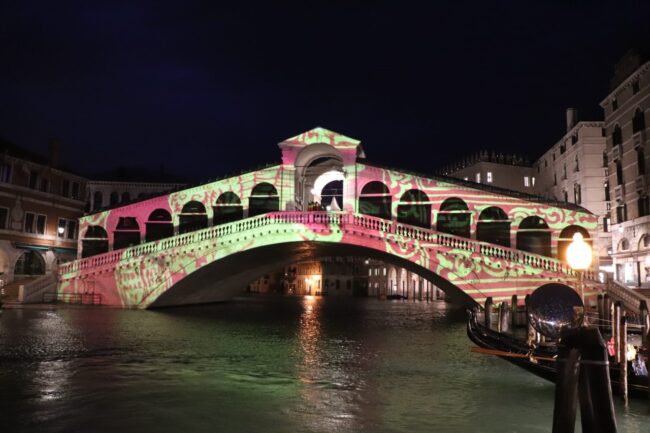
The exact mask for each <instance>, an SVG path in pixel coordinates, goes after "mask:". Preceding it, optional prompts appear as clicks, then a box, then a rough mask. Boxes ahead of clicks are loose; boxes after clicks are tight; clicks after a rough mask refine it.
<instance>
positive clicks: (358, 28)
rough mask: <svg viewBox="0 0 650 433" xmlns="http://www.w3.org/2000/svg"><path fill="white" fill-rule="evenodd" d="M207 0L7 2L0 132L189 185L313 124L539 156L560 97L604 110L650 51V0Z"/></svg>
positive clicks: (423, 166) (402, 149)
mask: <svg viewBox="0 0 650 433" xmlns="http://www.w3.org/2000/svg"><path fill="white" fill-rule="evenodd" d="M218 3H220V2H215V1H206V2H195V1H182V2H181V1H176V2H170V1H151V2H120V1H115V0H112V1H106V2H99V1H87V0H86V1H79V2H65V1H63V2H41V3H37V2H31V1H20V0H14V1H1V2H0V65H1V67H0V137H4V138H5V139H7V140H10V141H12V142H14V143H15V144H17V145H19V146H22V147H25V148H28V149H31V150H33V151H38V152H41V153H46V152H47V143H48V140H49V139H50V138H53V137H56V138H58V139H59V140H60V141H61V143H62V159H63V162H64V163H65V165H67V166H69V167H73V168H75V169H76V170H77V171H79V172H82V173H87V174H92V173H101V172H105V171H107V170H110V169H112V168H115V167H117V166H128V167H147V168H149V169H152V170H158V169H159V168H160V167H161V166H162V165H164V167H165V170H166V171H167V172H171V173H174V174H176V175H180V176H184V177H187V178H191V179H195V180H200V179H208V178H214V177H220V176H221V175H224V174H227V173H232V172H234V171H239V170H241V169H249V168H254V167H256V166H258V165H261V164H265V163H269V162H279V161H280V154H279V150H278V148H277V145H276V143H278V142H279V141H282V140H283V139H285V138H288V137H291V136H293V135H296V134H298V133H300V132H303V131H305V130H308V129H311V128H313V127H315V126H323V127H325V128H328V129H331V130H334V131H337V132H340V133H342V134H345V135H348V136H350V137H354V138H357V139H360V140H361V141H362V144H363V146H364V149H365V151H366V155H367V157H368V161H371V162H375V163H379V164H384V165H390V166H393V167H399V168H406V169H412V170H416V171H421V172H425V173H432V172H434V171H435V170H436V169H437V168H439V167H440V166H441V164H442V163H444V162H446V161H453V160H455V159H457V158H460V157H463V156H464V155H466V154H468V153H470V152H474V151H476V150H480V149H495V150H498V151H503V152H517V153H520V154H526V155H528V156H530V157H531V158H535V157H537V156H539V155H541V153H543V151H544V150H545V149H546V148H548V147H550V146H551V145H552V144H554V143H555V142H556V141H557V140H558V139H559V138H560V137H561V136H562V135H563V134H564V132H565V114H564V110H565V108H566V107H568V106H575V107H577V108H578V111H579V117H580V119H581V120H593V119H596V120H597V119H601V118H602V111H601V108H600V107H599V105H598V103H599V102H600V101H601V100H602V99H603V98H604V97H605V96H606V95H607V93H608V89H609V80H610V78H611V76H612V73H613V69H614V64H615V62H616V61H617V60H618V59H619V58H620V57H621V56H622V55H623V54H625V52H626V51H627V50H628V49H629V48H631V47H633V46H641V47H643V46H646V47H647V46H648V45H650V25H649V24H648V23H649V22H650V2H648V1H646V0H644V1H641V0H637V1H611V2H599V1H595V0H591V1H586V0H585V1H544V2H542V1H537V2H527V1H516V2H515V1H513V2H509V1H502V2H489V1H476V2H460V1H458V2H445V3H448V4H445V5H443V4H442V3H443V2H433V1H429V2H422V3H411V2H406V1H392V2H379V1H377V2H375V1H360V2H353V1H329V2H316V1H304V2H300V3H295V4H294V3H290V2H265V3H276V4H275V5H273V6H271V5H270V4H265V3H248V2H246V3H244V2H239V3H240V6H237V7H232V6H230V7H224V6H219V5H218ZM228 3H234V2H228ZM434 3H436V4H438V3H439V4H438V5H434Z"/></svg>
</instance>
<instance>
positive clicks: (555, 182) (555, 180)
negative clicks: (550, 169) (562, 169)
mask: <svg viewBox="0 0 650 433" xmlns="http://www.w3.org/2000/svg"><path fill="white" fill-rule="evenodd" d="M553 185H557V173H553Z"/></svg>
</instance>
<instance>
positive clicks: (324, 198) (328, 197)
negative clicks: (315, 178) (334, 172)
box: [320, 180, 343, 211]
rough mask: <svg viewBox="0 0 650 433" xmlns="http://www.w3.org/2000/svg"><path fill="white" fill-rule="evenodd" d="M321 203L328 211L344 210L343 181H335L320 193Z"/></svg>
mask: <svg viewBox="0 0 650 433" xmlns="http://www.w3.org/2000/svg"><path fill="white" fill-rule="evenodd" d="M320 203H321V206H322V207H324V208H325V209H326V210H330V211H331V210H333V211H337V210H341V209H343V181H342V180H333V181H331V182H329V183H328V184H327V185H325V186H324V187H323V188H322V189H321V191H320Z"/></svg>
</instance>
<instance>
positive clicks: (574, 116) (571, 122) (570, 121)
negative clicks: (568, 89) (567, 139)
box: [566, 108, 578, 132]
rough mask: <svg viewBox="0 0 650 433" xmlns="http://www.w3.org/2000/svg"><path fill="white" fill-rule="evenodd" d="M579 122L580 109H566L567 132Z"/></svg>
mask: <svg viewBox="0 0 650 433" xmlns="http://www.w3.org/2000/svg"><path fill="white" fill-rule="evenodd" d="M576 123H578V110H576V109H575V108H567V109H566V132H569V131H571V129H573V127H574V126H576Z"/></svg>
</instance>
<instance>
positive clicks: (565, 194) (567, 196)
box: [562, 189, 569, 202]
mask: <svg viewBox="0 0 650 433" xmlns="http://www.w3.org/2000/svg"><path fill="white" fill-rule="evenodd" d="M562 195H563V196H564V201H565V202H568V201H569V193H568V192H567V190H566V189H564V190H562Z"/></svg>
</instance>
